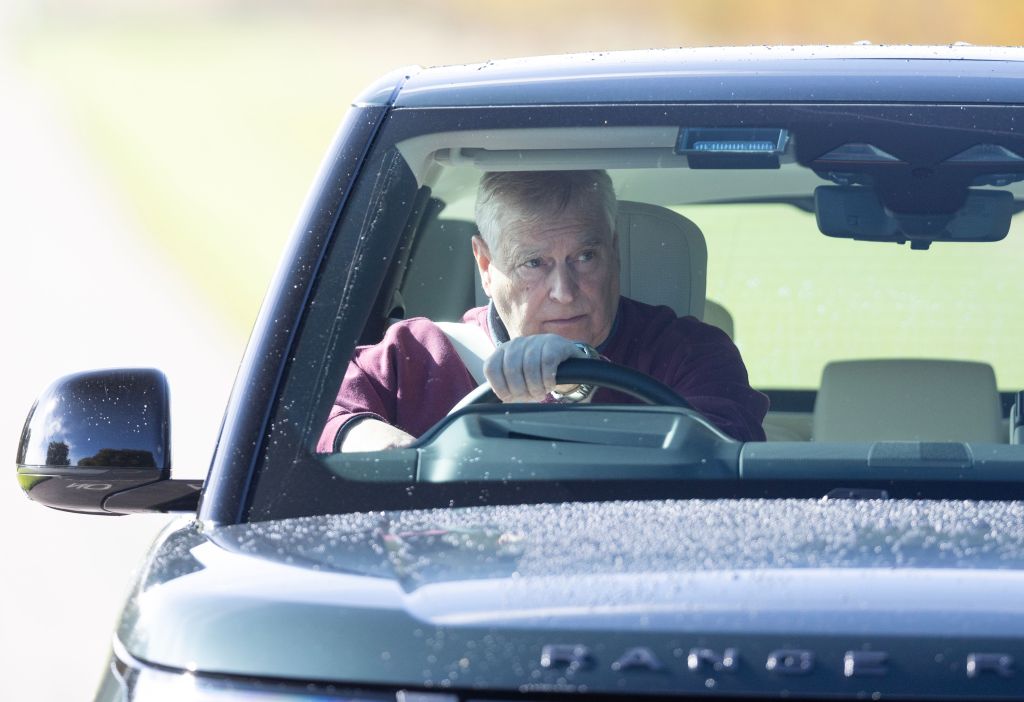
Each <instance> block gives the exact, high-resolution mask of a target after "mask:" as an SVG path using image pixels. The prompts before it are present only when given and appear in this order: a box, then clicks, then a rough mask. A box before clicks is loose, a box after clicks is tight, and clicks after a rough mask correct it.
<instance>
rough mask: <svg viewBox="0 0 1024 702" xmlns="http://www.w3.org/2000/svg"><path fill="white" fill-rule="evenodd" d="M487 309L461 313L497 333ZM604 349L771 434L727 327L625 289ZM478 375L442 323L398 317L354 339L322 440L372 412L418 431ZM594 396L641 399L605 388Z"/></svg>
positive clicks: (756, 431)
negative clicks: (368, 340)
mask: <svg viewBox="0 0 1024 702" xmlns="http://www.w3.org/2000/svg"><path fill="white" fill-rule="evenodd" d="M487 312H488V308H487V307H476V308H474V309H471V310H469V311H468V312H466V314H465V315H464V316H463V318H462V321H463V322H465V323H467V324H473V325H476V326H478V327H481V328H482V329H483V330H484V331H485V332H487V334H488V336H490V337H491V338H492V339H493V338H495V336H496V334H495V330H492V329H491V328H490V325H489V324H488V314H487ZM499 326H500V324H499ZM598 350H599V351H600V352H601V355H603V356H604V357H605V358H607V359H608V360H610V361H612V362H614V363H618V364H620V365H623V366H628V367H629V368H633V369H634V370H638V371H640V372H642V373H646V374H647V375H649V376H651V377H652V378H655V379H657V380H660V381H661V382H662V383H664V384H665V385H668V386H669V387H670V388H672V389H674V390H675V391H676V392H677V393H679V394H680V395H682V396H683V397H684V398H686V400H687V401H688V402H689V403H690V404H691V405H693V407H694V408H695V409H697V410H698V411H700V412H701V413H702V414H703V415H704V416H705V417H707V418H708V419H709V420H710V421H711V422H712V423H714V424H715V425H716V426H717V427H718V428H719V429H721V430H722V431H724V432H725V433H726V434H729V435H730V436H732V437H735V438H737V439H740V440H741V441H763V440H764V430H763V429H762V428H761V420H763V419H764V416H765V413H766V412H767V411H768V398H767V397H765V396H764V395H762V394H761V393H759V392H757V391H756V390H754V389H753V388H751V387H750V383H749V382H748V380H747V370H746V368H745V367H744V365H743V361H742V359H741V358H740V353H739V350H738V349H737V348H736V346H735V345H734V344H733V343H732V341H731V340H730V339H729V337H728V336H727V335H726V334H725V332H723V331H721V330H720V329H718V328H716V327H713V326H711V325H710V324H705V323H703V322H701V321H699V320H698V319H696V318H695V317H682V318H679V317H676V315H675V313H674V312H673V311H672V310H671V309H670V308H668V307H654V306H651V305H646V304H644V303H642V302H637V301H635V300H630V299H628V298H625V297H623V298H621V299H620V301H619V310H618V314H617V315H616V319H615V324H614V326H613V328H612V332H611V334H610V335H609V337H608V339H607V340H605V342H604V343H603V344H602V345H601V346H600V348H599V349H598ZM476 385H477V384H476V382H475V381H474V380H473V377H472V375H470V372H469V371H468V370H467V369H466V366H465V365H464V364H463V363H462V359H461V358H460V357H459V353H458V351H456V350H455V347H454V346H452V343H451V341H449V340H448V337H447V335H445V333H444V332H443V331H441V329H440V328H439V327H438V326H437V325H435V324H434V323H433V322H431V321H430V320H429V319H425V318H422V317H419V318H416V319H408V320H405V321H402V322H399V323H398V324H395V325H393V326H392V327H390V328H389V329H388V331H387V333H386V334H385V335H384V339H383V340H382V341H381V342H380V343H377V344H374V345H373V346H360V347H358V348H357V349H356V352H355V354H354V356H353V358H352V361H351V362H350V363H349V366H348V370H347V371H346V372H345V379H344V380H343V381H342V383H341V390H340V391H339V392H338V397H337V399H336V400H335V401H334V407H333V409H332V410H331V414H330V417H329V418H328V420H327V424H326V426H325V427H324V430H323V434H322V435H321V437H320V441H319V443H318V444H317V450H318V451H321V452H325V453H326V452H331V451H334V450H335V448H334V443H335V438H336V437H337V435H338V432H339V431H340V430H341V428H342V427H343V426H344V425H345V424H346V423H347V422H348V421H350V420H352V419H355V418H356V417H374V418H376V419H380V420H381V421H384V422H387V423H388V424H392V425H394V426H396V427H398V428H399V429H402V430H403V431H406V432H408V433H410V434H412V435H413V436H420V435H422V434H423V433H424V432H425V431H426V430H427V429H428V428H430V427H431V426H433V425H434V424H436V423H437V422H438V421H440V420H441V419H442V418H443V417H444V416H445V414H447V413H448V411H449V410H450V409H451V408H452V407H453V406H454V405H455V404H456V403H457V402H458V401H459V400H461V399H462V397H463V396H464V395H466V394H467V393H468V392H469V391H470V390H472V389H473V388H475V387H476ZM593 402H605V403H610V402H614V403H636V402H639V400H636V399H635V398H633V397H630V396H629V395H624V394H622V393H619V392H616V391H613V390H606V389H603V388H602V389H598V391H597V392H596V393H595V394H594V399H593Z"/></svg>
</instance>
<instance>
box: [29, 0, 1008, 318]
mask: <svg viewBox="0 0 1024 702" xmlns="http://www.w3.org/2000/svg"><path fill="white" fill-rule="evenodd" d="M13 22H15V23H16V30H17V31H16V32H15V37H16V43H15V51H16V57H17V61H18V63H19V65H20V66H21V67H23V68H24V70H25V71H27V72H28V74H29V75H30V76H31V77H32V78H33V79H34V80H35V81H37V82H38V84H39V85H41V86H44V88H45V90H47V91H48V92H50V93H52V95H53V96H54V97H55V99H56V101H57V102H58V103H59V104H60V106H61V107H62V109H64V110H65V111H66V115H67V118H68V120H69V121H70V123H71V124H72V126H73V129H74V130H75V132H76V133H77V134H78V135H79V136H80V137H81V139H82V140H83V142H84V143H85V144H86V146H87V148H88V150H89V152H90V153H91V155H92V156H93V157H94V158H95V160H96V161H97V162H99V164H100V165H101V167H102V168H103V170H104V171H106V172H107V173H108V174H109V176H110V178H111V180H112V182H113V183H114V184H115V185H116V188H117V189H118V191H119V193H120V195H121V197H122V200H123V203H124V206H125V207H126V208H128V209H129V211H130V213H131V215H132V217H133V218H134V219H135V220H136V221H137V224H138V231H139V233H140V234H141V236H142V237H144V238H145V239H146V240H148V241H150V242H152V244H153V245H154V246H156V247H159V249H160V250H161V251H162V252H163V254H164V255H165V256H166V257H167V260H168V262H169V263H170V264H171V265H173V266H176V267H178V268H180V270H181V271H183V272H184V274H185V275H186V276H187V278H188V280H189V281H190V282H191V284H192V285H194V286H195V287H196V288H198V289H199V290H200V291H201V292H202V295H203V297H204V298H205V299H207V300H209V303H210V304H211V305H212V306H214V307H215V308H216V310H217V311H218V312H219V313H220V314H221V315H223V318H224V319H225V324H227V325H228V326H229V328H230V329H231V330H232V332H233V333H236V334H238V335H239V337H241V338H244V336H245V335H246V334H247V333H248V330H249V328H250V326H251V324H252V321H253V319H254V318H255V314H256V311H257V309H258V306H259V303H260V300H261V297H262V294H263V291H264V289H265V286H266V284H267V281H268V280H269V278H270V274H271V271H272V269H273V267H274V265H275V263H276V260H277V256H278V254H279V252H280V250H281V249H282V246H283V242H284V240H285V239H286V238H287V236H288V234H289V233H290V228H291V225H292V222H293V219H294V217H295V216H296V214H297V212H298V210H299V207H300V204H301V202H302V199H303V196H304V194H305V191H306V188H307V187H308V185H309V184H310V183H311V182H312V178H313V174H314V173H315V171H316V167H317V165H318V163H319V160H320V159H321V157H322V155H323V152H324V150H325V148H326V146H327V144H328V143H329V141H330V139H331V136H332V133H333V131H334V129H335V127H336V125H337V124H338V123H339V122H340V120H341V118H342V116H343V114H344V112H345V110H346V106H347V105H348V102H349V100H350V99H351V98H352V97H353V96H354V95H356V94H357V93H358V92H359V91H360V89H361V88H362V87H363V86H364V85H366V84H368V83H369V82H371V81H372V80H373V79H374V78H376V77H377V76H378V75H380V74H382V73H384V72H386V71H387V70H389V69H391V68H395V67H398V66H402V65H407V64H420V65H424V66H428V65H437V64H447V63H462V62H478V61H483V60H486V59H489V58H502V57H509V56H518V55H528V54H538V53H558V52H567V51H587V50H604V49H622V48H645V47H667V46H686V45H689V46H693V45H716V44H761V43H783V44H785V43H851V42H854V41H859V40H869V41H872V42H874V43H887V42H898V43H950V42H954V41H966V42H970V43H976V44H1014V43H1020V42H1021V37H1022V34H1024V32H1022V29H1021V27H1022V26H1024V3H1020V2H1016V1H1011V0H990V1H988V2H976V3H965V2H962V1H953V0H929V1H924V0H920V1H919V0H902V1H901V2H892V1H891V0H890V1H889V2H884V1H878V0H862V1H861V2H858V3H856V4H855V5H853V4H850V3H840V2H822V1H820V0H819V1H811V0H807V1H804V0H791V1H789V2H784V1H778V0H773V1H771V2H766V1H761V0H688V1H686V2H681V1H665V0H651V1H648V2H641V3H636V4H633V5H631V6H630V7H629V10H628V13H625V14H624V12H623V6H622V4H621V3H619V2H607V1H604V0H589V1H587V2H581V1H578V0H567V1H565V2H541V1H539V0H518V1H516V2H487V3H480V2H470V1H469V0H448V1H443V0H433V1H429V0H421V1H420V2H395V1H390V2H389V1H387V0H385V1H383V2H374V3H357V2H349V1H344V2H332V3H328V2H295V3H288V4H281V5H273V4H269V3H258V2H251V3H250V2H226V1H218V0H206V1H202V0H193V1H191V2H185V3H171V2H162V3H161V2H150V3H146V4H144V5H139V4H138V3H131V2H116V1H114V0H107V1H101V0H94V1H92V2H87V1H82V2H77V3H57V2H51V3H43V4H38V5H27V6H25V8H24V11H23V12H20V13H18V14H17V16H15V17H14V19H13Z"/></svg>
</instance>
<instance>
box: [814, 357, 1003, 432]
mask: <svg viewBox="0 0 1024 702" xmlns="http://www.w3.org/2000/svg"><path fill="white" fill-rule="evenodd" d="M812 438H813V440H815V441H976V442H994V443H1005V442H1006V437H1005V436H1004V431H1003V428H1002V406H1001V404H1000V400H999V391H998V389H997V387H996V376H995V373H994V372H993V370H992V367H991V366H990V365H988V364H987V363H974V362H970V361H940V360H914V359H885V360H871V361H835V362H832V363H829V364H828V365H826V366H825V370H824V371H823V373H822V378H821V387H820V389H819V390H818V397H817V399H816V400H815V403H814V419H813V429H812Z"/></svg>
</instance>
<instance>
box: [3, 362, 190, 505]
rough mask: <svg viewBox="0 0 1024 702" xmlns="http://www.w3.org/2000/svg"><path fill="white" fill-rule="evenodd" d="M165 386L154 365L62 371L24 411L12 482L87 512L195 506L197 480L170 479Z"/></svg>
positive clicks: (34, 495) (33, 495)
mask: <svg viewBox="0 0 1024 702" xmlns="http://www.w3.org/2000/svg"><path fill="white" fill-rule="evenodd" d="M170 445H171V444H170V393H169V390H168V385H167V378H166V377H165V376H164V374H163V373H161V372H160V371H158V370H155V369H118V370H103V371H92V372H87V373H76V374H73V375H69V376H65V377H63V378H60V379H59V380H57V381H56V382H55V383H53V384H52V385H51V386H50V387H49V388H47V390H46V391H45V392H44V393H43V394H42V395H41V396H40V397H39V399H38V400H37V401H36V403H35V405H33V407H32V409H31V410H30V411H29V414H28V418H27V419H26V420H25V428H24V429H23V430H22V433H21V442H20V444H19V446H18V458H17V465H18V483H19V484H20V485H21V488H22V490H24V491H25V493H26V494H27V495H28V497H29V499H32V500H35V501H36V502H41V503H42V504H44V505H46V506H47V507H52V508H54V509H61V510H67V511H71V512H84V513H88V514H127V513H130V512H172V511H194V510H195V509H196V508H197V506H198V504H199V492H200V490H201V489H202V483H201V482H200V481H187V480H172V479H171V458H170Z"/></svg>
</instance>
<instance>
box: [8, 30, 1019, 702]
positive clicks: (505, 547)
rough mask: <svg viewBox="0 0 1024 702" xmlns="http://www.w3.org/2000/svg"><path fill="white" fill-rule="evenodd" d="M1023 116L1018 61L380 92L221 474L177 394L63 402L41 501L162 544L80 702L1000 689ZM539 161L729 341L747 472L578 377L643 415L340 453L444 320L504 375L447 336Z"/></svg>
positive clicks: (646, 401)
mask: <svg viewBox="0 0 1024 702" xmlns="http://www.w3.org/2000/svg"><path fill="white" fill-rule="evenodd" d="M1022 85H1024V50H1021V49H1016V48H983V47H972V46H961V45H955V46H948V47H887V46H862V45H854V46H842V47H766V48H736V49H729V48H713V49H676V50H662V51H642V52H624V53H607V54H584V55H572V56H564V57H540V58H529V59H521V60H505V61H494V62H488V63H484V64H479V65H472V66H454V67H439V68H432V69H426V70H421V69H419V68H407V69H402V70H399V71H397V72H394V73H391V74H389V75H387V76H385V77H383V78H381V79H380V81H379V82H378V83H376V84H374V85H373V86H371V87H369V88H368V89H367V90H366V91H365V92H364V93H363V94H362V95H360V96H359V97H358V98H357V99H356V100H355V101H354V103H353V104H352V107H351V109H350V110H349V111H348V113H347V115H346V116H345V118H344V121H343V123H342V125H341V128H340V130H339V132H338V135H337V137H336V139H335V141H334V143H333V145H332V146H331V147H330V150H329V152H328V153H327V156H326V158H325V160H324V163H323V166H322V168H321V171H320V173H319V176H318V178H317V180H316V182H315V185H314V186H313V188H312V190H311V195H310V197H309V199H308V201H307V204H306V206H305V209H304V210H303V212H302V214H301V216H300V218H299V222H298V224H297V227H296V230H295V235H294V237H293V239H292V243H291V245H290V248H289V249H288V250H287V252H286V254H285V256H284V259H283V262H282V264H281V267H280V269H279V272H278V274H277V277H276V278H275V280H274V282H273V283H272V285H271V288H270V291H269V293H268V296H267V299H266V302H265V304H264V307H263V309H262V312H261V314H260V317H259V321H258V322H257V325H256V327H255V330H254V332H253V335H252V338H251V341H250V344H249V346H248V349H247V351H246V353H245V357H244V359H243V362H242V365H241V368H240V370H239V373H238V377H237V380H236V383H235V386H234V390H233V392H232V395H231V398H230V400H229V403H228V406H227V409H226V413H225V417H224V422H223V427H222V430H221V434H220V440H219V442H218V445H217V448H216V451H215V455H214V456H213V460H212V465H211V468H210V471H209V475H208V477H207V478H206V480H205V481H201V482H200V481H195V480H183V479H176V478H174V477H172V473H171V461H170V451H169V446H170V442H169V431H170V429H169V427H170V420H169V416H168V399H167V398H168V381H167V379H166V377H165V376H164V375H163V374H162V373H161V372H160V371H158V370H155V369H117V370H101V371H91V372H83V373H80V374H76V375H73V376H68V377H65V378H62V379H59V380H58V381H56V382H55V383H54V384H53V385H52V386H51V387H50V388H49V389H48V390H46V391H45V392H44V393H43V394H42V395H41V396H40V398H39V400H38V402H37V403H36V405H35V406H34V407H33V408H32V410H31V412H30V414H29V417H28V419H27V421H26V424H25V429H24V432H23V434H22V437H21V442H20V447H19V451H18V457H17V465H18V468H17V472H18V480H19V483H20V485H21V487H22V489H23V490H24V491H25V493H26V494H27V496H28V497H29V498H31V499H33V500H36V501H38V502H41V503H42V504H44V505H47V506H50V507H53V508H57V509H63V510H71V511H75V512H82V513H92V514H106V515H109V514H122V515H123V514H129V513H135V512H169V513H176V514H178V515H179V516H180V517H181V519H180V520H179V521H175V522H174V523H173V525H172V526H170V527H169V528H168V529H167V530H166V531H165V532H164V533H163V534H162V535H161V536H160V537H159V539H158V540H157V542H156V543H155V544H154V546H153V547H152V550H151V552H150V553H149V555H148V557H147V559H146V561H145V563H144V564H143V566H142V568H141V569H140V572H139V575H138V578H137V582H136V583H135V584H134V586H133V588H132V590H131V593H130V595H129V597H128V599H127V602H126V604H125V606H124V610H123V614H122V616H121V619H120V623H119V625H118V627H117V630H116V632H115V635H114V637H113V645H112V654H111V658H110V665H109V667H108V668H107V669H106V670H105V671H104V676H103V682H102V684H101V685H100V689H99V691H98V693H97V699H98V700H126V701H127V700H131V701H133V702H148V701H150V700H162V699H178V700H183V699H194V700H233V699H267V700H271V699H273V700H286V699H288V700H291V699H295V700H300V699H332V700H333V699H338V700H341V699H345V700H395V699H397V700H405V701H408V702H411V701H413V700H415V701H417V702H420V701H437V702H449V701H451V702H455V701H456V700H482V699H508V700H511V699H523V700H540V699H545V700H558V699H591V698H593V699H626V698H630V699H633V698H644V697H652V698H655V697H665V696H673V697H678V698H698V697H699V698H716V697H733V698H735V697H741V698H744V699H747V698H779V697H793V698H798V699H823V698H829V699H866V698H871V699H879V698H882V699H910V698H913V699H952V698H956V699H1005V698H1009V697H1014V696H1019V695H1020V692H1021V689H1022V685H1024V671H1022V670H1021V666H1022V665H1024V634H1022V632H1024V594H1022V593H1024V528H1022V525H1024V501H1022V500H1024V489H1022V488H1024V411H1022V409H1024V395H1022V393H1021V392H1020V390H1021V389H1024V365H1022V364H1021V363H1020V357H1021V348H1022V342H1024V321H1022V320H1024V314H1022V312H1021V309H1020V308H1021V306H1022V301H1024V276H1022V275H1021V262H1022V261H1024V234H1022V232H1021V222H1022V220H1021V218H1020V215H1019V213H1020V212H1021V210H1022V209H1024V92H1022V90H1021V86H1022ZM548 171H570V172H578V171H597V172H605V173H607V174H608V175H609V176H610V179H611V182H612V183H613V185H614V189H615V193H616V197H617V200H618V202H617V209H616V214H615V220H614V221H615V226H614V231H615V232H616V236H617V237H618V238H617V245H618V252H619V254H618V255H619V262H620V273H619V275H618V284H619V285H620V286H621V289H622V294H623V295H624V296H628V297H630V298H634V299H636V300H639V301H640V302H642V303H644V304H649V305H655V306H664V307H668V308H670V309H671V312H672V314H671V316H672V317H673V318H678V319H682V320H688V321H686V324H687V325H689V326H687V329H696V330H700V333H701V334H706V335H708V337H707V338H709V339H712V338H713V339H714V349H718V350H721V349H727V348H728V349H734V348H738V349H739V351H740V352H741V354H742V358H743V362H744V364H745V373H746V374H747V376H748V378H749V383H750V385H751V386H752V387H753V388H754V389H756V391H757V393H754V392H753V391H751V393H753V394H752V395H751V397H754V396H757V397H760V396H761V395H764V396H767V398H768V399H769V400H770V409H769V410H768V412H767V414H766V415H765V416H764V417H763V421H762V420H761V417H760V416H758V418H757V420H758V422H760V425H761V426H760V427H758V429H757V431H758V433H759V432H760V430H761V429H762V428H763V431H764V434H765V437H764V438H765V439H766V440H760V439H761V438H762V437H760V436H757V437H746V438H743V439H738V438H735V437H734V436H733V435H730V433H729V432H728V431H726V430H724V429H723V428H722V426H721V423H720V422H718V421H717V420H716V418H715V417H714V416H713V413H710V412H708V411H706V410H702V409H701V408H702V407H706V404H702V402H703V400H702V398H701V397H699V395H700V393H699V392H696V391H695V392H693V393H689V394H688V393H686V392H684V393H683V394H682V396H681V395H680V394H679V393H677V392H675V391H674V389H673V388H668V387H666V386H665V385H663V384H662V383H661V382H657V381H655V380H652V379H651V378H650V377H649V376H648V374H645V373H642V372H639V371H637V370H636V369H629V368H624V367H621V366H618V365H616V364H614V363H609V362H605V360H602V359H594V358H587V359H585V358H570V359H568V360H566V361H565V362H564V363H563V364H562V365H561V366H560V367H559V370H558V382H559V383H561V384H562V385H581V384H582V385H599V386H604V387H610V388H614V389H617V390H619V391H621V392H625V393H629V394H632V395H635V396H636V397H638V398H639V400H640V401H638V402H632V401H626V400H622V401H616V402H612V403H607V402H600V401H594V402H589V403H587V402H578V403H565V402H539V403H538V402H532V403H518V402H510V403H500V402H494V401H493V400H494V399H495V398H494V397H493V395H494V393H490V396H488V393H487V392H486V390H487V388H486V387H484V388H483V390H481V391H480V392H479V393H477V392H474V393H471V396H470V397H469V398H468V400H467V402H466V403H465V404H463V405H461V406H459V407H455V408H453V409H452V411H451V412H449V413H448V414H446V415H444V416H443V417H442V418H440V419H439V421H436V423H434V424H433V425H432V426H430V427H429V428H427V429H426V430H425V431H423V432H421V433H420V434H419V435H418V436H416V437H415V440H414V441H413V442H412V443H411V444H408V445H400V446H397V447H395V448H391V449H384V450H374V451H356V452H351V451H340V450H335V449H337V448H339V444H337V443H336V442H335V441H334V439H331V440H329V441H328V446H327V447H326V448H324V446H323V444H322V443H321V441H322V439H323V436H324V434H325V426H327V425H328V424H329V417H330V416H331V413H332V411H333V408H334V407H335V404H336V403H337V402H338V401H339V398H338V395H339V388H340V387H341V386H342V382H343V380H344V378H345V377H346V373H347V372H349V368H350V362H351V360H352V359H353V357H354V356H353V354H354V353H357V351H356V349H357V348H379V346H376V347H375V346H374V345H379V344H380V343H382V339H384V338H385V336H386V335H387V334H389V333H391V330H394V329H396V328H397V329H408V328H409V325H410V324H412V323H413V322H412V320H419V319H421V318H423V319H429V320H431V321H430V322H416V324H421V325H422V324H427V325H428V328H430V329H434V328H437V329H442V330H445V329H448V330H449V331H444V333H445V334H446V335H447V336H448V337H449V339H450V340H451V344H452V348H454V349H455V352H458V354H459V358H460V360H458V361H456V362H458V363H464V364H465V365H466V367H467V369H470V370H471V368H470V367H471V366H474V364H476V366H480V365H482V364H484V363H485V362H486V361H485V360H483V359H482V357H481V354H478V353H477V352H474V351H473V348H472V346H473V344H472V343H468V342H467V343H465V344H461V343H460V342H459V341H458V338H457V335H458V331H457V330H458V329H461V328H462V327H463V326H465V325H464V324H463V323H461V322H460V320H462V319H463V314H464V312H465V311H466V310H467V309H470V308H474V307H476V306H477V305H483V304H486V297H485V293H484V290H483V287H482V285H483V284H482V283H481V277H480V267H479V266H478V265H476V262H475V260H474V255H473V251H472V245H471V242H472V241H474V239H473V237H474V235H475V234H476V232H477V226H476V224H475V222H474V203H475V201H476V198H477V196H478V189H479V187H480V183H481V177H482V175H483V174H484V173H493V172H498V173H509V172H526V173H537V172H548ZM573 255H574V256H575V255H576V254H573ZM587 256H589V254H587ZM545 260H546V259H545ZM576 260H579V261H584V260H589V258H587V257H584V256H581V257H579V258H578V259H573V261H576ZM541 263H543V261H541ZM524 265H525V264H524ZM538 265H539V264H538ZM552 265H562V264H561V262H560V259H558V260H556V262H555V264H552ZM567 265H568V264H567ZM531 266H532V264H531ZM698 320H703V321H698ZM445 325H447V326H445ZM654 338H657V337H654ZM733 343H735V346H733ZM446 348H448V347H446ZM492 350H493V349H488V350H487V353H490V351H492ZM715 353H718V351H715ZM483 355H484V356H485V355H486V353H485V354H483ZM395 362H396V363H398V362H399V361H397V360H396V361H395ZM477 370H479V368H478V369H477ZM431 372H432V371H430V370H429V369H428V370H427V371H425V373H426V375H427V380H428V381H429V380H430V377H431V376H430V373H431ZM467 372H470V371H467ZM398 382H399V384H398V389H397V392H398V393H402V392H403V391H404V389H405V388H407V387H408V386H407V385H403V384H402V383H407V382H408V381H407V379H405V378H402V379H399V381H398ZM434 390H435V391H438V392H440V391H442V390H444V388H441V387H435V388H434ZM758 393H760V395H759V394H758ZM341 394H342V395H344V392H342V393H341ZM488 400H490V401H488ZM339 435H340V434H339ZM126 528H127V524H126Z"/></svg>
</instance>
